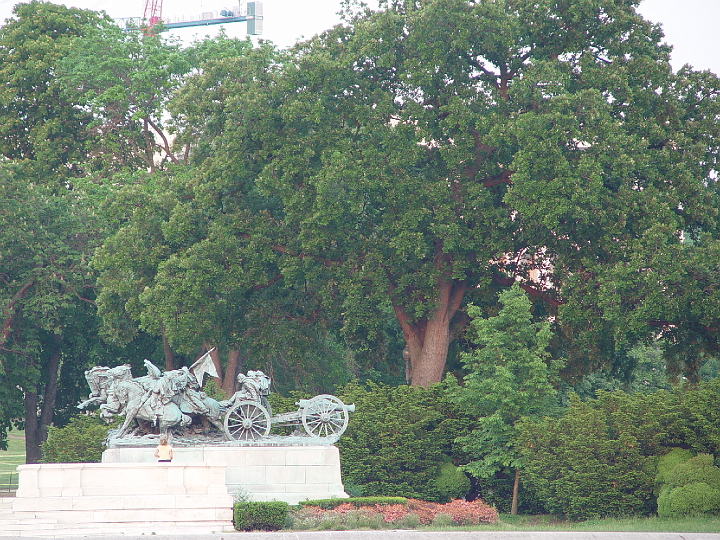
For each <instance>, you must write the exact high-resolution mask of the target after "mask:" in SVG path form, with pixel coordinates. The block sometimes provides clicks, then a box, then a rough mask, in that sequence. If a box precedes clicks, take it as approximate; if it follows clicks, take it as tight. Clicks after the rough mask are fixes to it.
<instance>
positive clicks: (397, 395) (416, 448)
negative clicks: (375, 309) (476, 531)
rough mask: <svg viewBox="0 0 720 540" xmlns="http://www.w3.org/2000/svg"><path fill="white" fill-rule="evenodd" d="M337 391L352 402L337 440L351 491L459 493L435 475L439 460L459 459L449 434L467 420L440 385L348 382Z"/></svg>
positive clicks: (419, 495)
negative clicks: (344, 426) (422, 385)
mask: <svg viewBox="0 0 720 540" xmlns="http://www.w3.org/2000/svg"><path fill="white" fill-rule="evenodd" d="M340 397H341V399H342V400H343V402H345V403H354V404H355V406H356V412H355V413H353V414H352V415H351V417H350V424H349V425H348V429H347V431H346V432H345V433H344V434H343V436H342V438H341V439H340V440H339V441H338V444H337V445H338V448H339V449H340V461H341V464H342V469H343V481H344V482H345V484H346V486H347V487H348V489H349V490H350V491H352V492H353V494H362V495H364V496H379V495H384V496H402V497H408V498H416V499H423V500H426V501H447V500H449V498H450V496H452V495H454V496H460V495H464V494H458V493H457V492H456V491H455V492H451V491H448V490H447V489H446V488H445V487H441V486H442V483H440V484H438V479H439V477H444V475H446V474H447V472H445V473H441V470H442V466H443V465H444V464H445V463H448V462H450V461H451V460H452V459H456V460H459V459H461V456H462V453H461V452H457V451H456V448H455V445H454V443H453V440H454V439H455V437H457V436H458V435H462V434H463V433H464V432H466V430H467V429H468V428H469V427H470V423H471V420H470V418H469V417H468V416H466V415H463V414H461V413H460V411H458V409H457V408H456V407H455V406H454V405H453V404H452V403H451V402H450V401H449V399H448V398H447V395H446V392H445V391H444V389H443V387H442V386H440V385H434V386H432V387H431V388H429V389H423V388H414V387H410V386H398V387H389V386H384V385H377V384H373V383H368V384H367V385H366V386H358V385H350V386H347V387H345V388H344V389H343V391H342V392H341V394H340ZM465 485H466V484H465ZM456 487H457V486H456Z"/></svg>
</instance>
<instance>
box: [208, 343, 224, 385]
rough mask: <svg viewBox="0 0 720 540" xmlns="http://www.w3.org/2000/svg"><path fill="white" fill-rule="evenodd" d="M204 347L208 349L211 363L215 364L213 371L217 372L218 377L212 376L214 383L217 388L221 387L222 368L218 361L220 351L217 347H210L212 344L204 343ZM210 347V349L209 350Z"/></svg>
mask: <svg viewBox="0 0 720 540" xmlns="http://www.w3.org/2000/svg"><path fill="white" fill-rule="evenodd" d="M205 348H206V349H207V350H209V351H210V358H212V361H213V364H215V371H217V372H218V375H220V376H219V377H213V380H214V381H215V385H216V386H217V387H218V388H223V382H224V377H223V368H222V364H221V363H220V353H219V352H218V350H217V347H214V348H213V347H212V345H209V344H207V343H206V344H205ZM211 349H212V350H211Z"/></svg>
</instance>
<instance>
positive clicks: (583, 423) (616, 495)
mask: <svg viewBox="0 0 720 540" xmlns="http://www.w3.org/2000/svg"><path fill="white" fill-rule="evenodd" d="M674 398H675V396H674V395H673V394H671V393H668V392H664V391H659V392H655V393H653V394H648V395H642V394H632V395H631V394H626V393H623V392H612V393H610V392H598V398H597V399H594V400H588V401H587V402H582V401H580V400H579V399H578V398H577V397H575V396H573V397H572V399H571V401H570V405H569V406H568V408H567V410H566V412H565V415H564V416H563V417H561V418H557V419H555V418H545V419H543V420H542V421H539V422H532V421H529V420H528V421H525V422H521V423H520V424H519V437H518V441H517V442H518V444H519V445H520V446H521V452H522V455H523V457H524V459H525V466H524V467H523V471H522V473H521V474H522V475H524V478H525V479H526V480H527V481H528V482H529V483H530V484H531V485H532V487H533V488H534V490H535V492H536V493H537V494H538V496H539V497H540V499H541V500H542V502H543V504H544V506H545V507H546V508H547V509H548V511H550V512H551V513H553V514H558V515H563V516H567V517H569V518H570V519H589V518H594V517H606V516H608V517H610V516H612V517H619V516H632V515H649V514H652V513H654V511H655V505H656V499H655V495H654V493H653V491H654V488H655V482H654V481H655V475H656V471H657V457H656V456H657V454H664V453H665V452H666V450H665V448H666V446H664V445H669V444H673V443H676V441H677V433H679V431H680V429H681V427H680V424H681V422H680V415H679V413H678V412H677V402H676V400H675V399H674Z"/></svg>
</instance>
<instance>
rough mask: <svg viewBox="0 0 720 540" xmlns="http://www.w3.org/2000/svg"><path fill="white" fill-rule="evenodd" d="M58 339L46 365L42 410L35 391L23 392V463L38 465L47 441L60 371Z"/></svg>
mask: <svg viewBox="0 0 720 540" xmlns="http://www.w3.org/2000/svg"><path fill="white" fill-rule="evenodd" d="M59 341H60V340H59V339H57V340H56V342H57V343H56V344H57V345H58V347H57V348H56V350H55V351H54V352H53V354H52V355H51V356H50V358H49V360H48V364H47V370H48V382H47V384H46V385H45V389H44V390H45V391H44V393H43V400H42V408H41V409H40V410H38V404H39V399H38V392H37V390H32V391H28V390H25V462H26V463H39V462H40V460H41V459H42V449H41V447H40V445H41V444H42V443H44V442H45V440H46V439H47V428H48V426H49V425H50V424H51V423H52V419H53V413H54V411H55V400H56V398H57V385H58V373H59V371H60V350H59Z"/></svg>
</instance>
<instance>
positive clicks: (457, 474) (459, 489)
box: [435, 463, 470, 502]
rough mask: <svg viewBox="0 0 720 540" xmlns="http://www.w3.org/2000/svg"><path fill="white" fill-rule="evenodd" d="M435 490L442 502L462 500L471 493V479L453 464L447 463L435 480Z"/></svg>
mask: <svg viewBox="0 0 720 540" xmlns="http://www.w3.org/2000/svg"><path fill="white" fill-rule="evenodd" d="M435 489H436V490H437V492H438V495H439V497H440V502H447V501H451V500H453V499H462V498H463V497H464V496H465V495H467V493H468V491H470V478H468V476H467V474H465V473H464V472H463V471H461V470H460V469H459V468H457V467H456V466H455V465H453V464H452V463H445V464H443V465H442V466H441V467H440V471H439V472H438V475H437V477H436V478H435Z"/></svg>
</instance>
